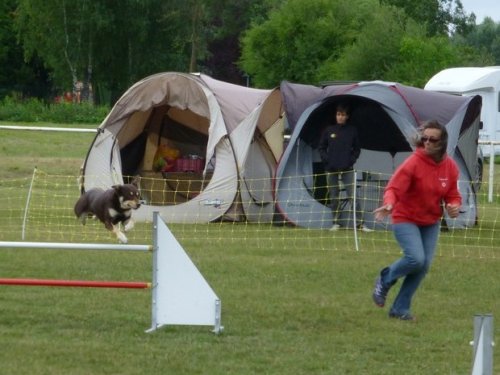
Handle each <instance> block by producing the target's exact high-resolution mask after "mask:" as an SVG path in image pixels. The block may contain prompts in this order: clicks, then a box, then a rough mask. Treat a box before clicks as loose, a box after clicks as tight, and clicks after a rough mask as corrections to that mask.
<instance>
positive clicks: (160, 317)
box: [0, 212, 223, 333]
mask: <svg viewBox="0 0 500 375" xmlns="http://www.w3.org/2000/svg"><path fill="white" fill-rule="evenodd" d="M0 248H38V249H61V250H120V251H143V252H148V251H152V252H153V270H152V279H153V280H152V282H136V281H92V280H52V279H49V280H47V279H26V278H20V279H15V278H0V285H20V286H51V287H87V288H125V289H149V288H151V290H152V301H151V305H152V323H151V328H150V329H148V330H147V331H146V332H153V331H155V330H157V329H159V328H161V327H163V326H165V325H208V326H211V325H213V326H214V329H213V332H214V333H220V332H221V331H222V330H223V327H222V326H221V302H220V299H219V298H218V297H217V295H216V294H215V293H214V291H213V290H212V288H210V286H209V285H208V283H207V282H206V280H205V279H204V278H203V276H202V274H201V273H200V272H199V270H198V269H197V268H196V266H195V265H194V263H193V262H192V261H191V259H190V258H189V256H188V255H187V254H186V252H185V251H184V249H183V248H182V246H181V245H180V244H179V242H178V241H177V240H176V238H175V237H174V236H173V234H172V232H170V230H169V229H168V227H167V225H166V224H165V222H164V221H163V220H162V219H161V217H160V215H159V214H158V213H157V212H155V213H154V215H153V245H112V244H86V243H58V242H9V241H0Z"/></svg>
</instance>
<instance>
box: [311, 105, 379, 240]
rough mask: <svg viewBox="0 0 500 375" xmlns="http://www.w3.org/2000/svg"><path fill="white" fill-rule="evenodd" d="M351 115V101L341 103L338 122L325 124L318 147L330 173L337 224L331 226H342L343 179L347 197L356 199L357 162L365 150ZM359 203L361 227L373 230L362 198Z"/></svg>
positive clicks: (365, 229)
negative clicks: (365, 218) (365, 220)
mask: <svg viewBox="0 0 500 375" xmlns="http://www.w3.org/2000/svg"><path fill="white" fill-rule="evenodd" d="M349 116H350V109H349V107H348V106H347V105H345V104H339V105H337V108H336V112H335V123H333V124H330V125H328V126H327V127H326V128H325V130H324V132H323V134H322V135H321V138H320V141H319V147H318V148H319V153H320V156H321V160H322V161H323V163H324V165H325V171H326V173H327V177H326V178H327V184H328V193H329V195H330V200H331V205H332V212H333V225H332V227H331V229H330V230H338V229H339V228H340V225H339V223H338V218H339V215H340V212H339V211H340V205H341V200H340V191H341V184H340V183H342V185H343V186H344V189H345V191H346V196H347V199H350V200H351V202H352V201H354V199H353V197H354V190H355V187H356V181H355V174H354V169H353V165H354V163H355V162H356V160H358V157H359V154H360V153H361V146H360V144H359V138H358V130H357V129H356V127H355V126H354V125H352V124H350V123H349ZM355 206H356V207H355V210H356V223H357V225H358V227H359V228H360V229H361V230H363V231H365V232H371V231H372V229H369V228H368V227H366V226H365V225H363V221H362V213H361V209H360V205H359V201H357V200H356V204H355Z"/></svg>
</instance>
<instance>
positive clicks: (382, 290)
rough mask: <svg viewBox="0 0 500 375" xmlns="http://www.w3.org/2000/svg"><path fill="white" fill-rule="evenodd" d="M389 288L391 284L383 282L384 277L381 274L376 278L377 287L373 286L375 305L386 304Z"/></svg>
mask: <svg viewBox="0 0 500 375" xmlns="http://www.w3.org/2000/svg"><path fill="white" fill-rule="evenodd" d="M389 289H391V287H390V286H385V285H384V284H383V283H382V278H381V277H380V276H379V277H377V279H376V280H375V287H374V288H373V293H372V298H373V302H375V305H377V306H378V307H384V306H385V299H386V298H387V293H388V292H389Z"/></svg>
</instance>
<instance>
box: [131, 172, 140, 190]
mask: <svg viewBox="0 0 500 375" xmlns="http://www.w3.org/2000/svg"><path fill="white" fill-rule="evenodd" d="M140 183H141V176H140V175H135V176H134V178H133V179H132V181H130V185H134V186H135V187H136V188H139V185H140Z"/></svg>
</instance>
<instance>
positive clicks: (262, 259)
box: [0, 126, 500, 375]
mask: <svg viewBox="0 0 500 375" xmlns="http://www.w3.org/2000/svg"><path fill="white" fill-rule="evenodd" d="M74 127H77V126H74ZM0 138H1V146H0V177H1V179H2V181H4V180H6V179H14V178H25V177H26V178H29V177H30V176H31V174H32V170H33V166H34V165H37V166H38V167H39V168H40V169H42V170H44V171H45V172H47V173H50V174H63V175H74V176H76V175H77V173H78V169H79V166H80V165H81V163H82V162H83V158H84V157H85V154H86V152H87V150H88V148H89V146H90V143H91V140H92V139H93V134H72V133H48V134H43V133H38V132H27V133H24V132H15V133H14V132H13V131H5V130H0ZM494 204H495V205H497V206H498V203H494ZM495 212H496V211H495ZM491 222H492V223H494V224H491V226H489V227H488V229H484V230H483V231H480V230H476V231H475V232H474V233H476V234H477V235H478V236H479V237H480V236H490V235H491V232H496V231H497V229H498V226H497V225H496V220H495V221H491ZM141 230H142V229H141V227H140V226H139V227H138V228H137V232H136V233H137V235H141V233H143V232H141ZM172 230H173V232H174V234H176V236H177V237H178V238H179V241H180V242H181V244H182V245H183V247H184V249H185V250H186V251H187V253H188V254H189V255H190V257H191V259H192V260H193V261H194V262H195V264H196V265H197V266H198V268H199V269H200V271H201V273H202V274H203V275H204V277H205V278H206V279H207V281H208V282H209V284H210V285H211V287H212V288H213V289H214V291H215V292H216V293H217V295H218V296H219V297H220V299H221V301H222V324H223V326H224V327H225V329H224V332H223V333H222V334H220V335H214V334H212V333H211V332H210V330H211V327H191V326H172V327H165V328H162V329H161V330H159V331H158V332H155V333H152V334H146V333H144V331H145V330H146V329H148V328H149V327H150V325H151V293H150V291H148V290H121V289H90V288H43V287H19V286H9V287H7V286H0V347H1V348H2V350H0V373H1V374H2V375H3V374H6V375H10V374H13V375H14V374H15V375H17V374H47V375H49V374H50V375H58V374H65V375H67V374H82V375H83V374H85V375H87V374H176V375H184V374H186V375H188V374H189V375H192V374H210V375H212V374H237V375H245V374H276V375H282V374H297V375H299V374H304V375H309V374H356V375H357V374H415V375H422V374H426V375H427V374H440V375H441V374H468V373H470V372H471V369H472V365H471V361H472V348H471V346H470V345H469V342H470V341H471V340H472V339H473V317H474V315H475V314H485V313H492V314H493V315H494V317H498V316H500V298H499V296H500V282H499V276H498V270H499V269H500V251H499V250H497V249H496V247H495V246H496V245H497V244H498V242H497V237H496V236H495V237H489V238H492V239H491V241H492V243H491V244H488V251H489V253H488V254H489V256H486V257H480V256H478V255H475V254H477V253H474V252H467V251H464V250H457V252H455V250H454V244H456V245H457V247H459V246H462V247H460V249H463V244H462V245H460V244H459V242H463V240H461V239H460V238H458V239H446V238H445V241H449V242H450V244H449V245H448V246H446V248H445V249H444V250H443V251H442V252H441V253H440V254H439V255H438V256H437V258H436V260H435V262H434V264H433V269H432V270H431V272H430V273H429V275H428V276H427V278H426V279H425V281H424V283H423V285H422V287H421V288H420V289H419V291H418V293H417V295H416V298H415V301H414V305H413V309H414V311H413V312H414V313H415V314H416V315H417V318H418V320H417V322H415V323H410V322H401V321H395V320H392V319H389V318H388V317H387V308H386V309H380V308H378V307H376V306H374V304H373V303H372V301H371V290H372V286H373V281H374V279H375V276H376V274H377V272H378V271H379V270H380V269H381V268H382V267H383V266H385V265H387V264H388V263H389V262H392V261H394V260H395V259H396V258H397V257H398V249H397V246H396V245H395V243H394V241H393V240H392V239H391V238H390V236H389V237H388V236H387V234H376V235H375V236H374V237H373V238H374V240H370V241H372V243H373V244H372V245H371V246H372V247H370V249H371V250H370V251H359V252H356V251H354V250H353V249H352V247H348V246H342V243H341V242H335V246H331V247H328V243H329V241H331V242H332V243H334V241H336V240H335V239H333V238H332V237H325V236H331V234H328V235H324V234H322V235H321V237H320V235H319V231H299V232H297V231H295V232H294V233H296V234H295V235H297V233H299V234H300V237H299V238H297V239H296V242H295V243H294V245H293V246H284V244H287V242H286V241H287V235H288V234H289V233H292V231H293V229H289V228H280V229H277V230H276V233H275V234H273V233H266V232H263V230H262V228H261V227H259V226H234V227H231V228H230V229H228V228H227V227H223V229H220V226H200V227H199V228H198V229H197V232H191V233H189V229H188V228H187V227H185V226H184V227H179V228H176V227H173V229H172ZM322 232H324V231H322ZM263 233H265V236H264V238H259V237H262V236H263ZM78 234H79V233H78V232H77V233H75V235H78ZM177 234H178V235H177ZM212 235H214V236H218V239H217V240H215V239H214V240H212V238H211V236H212ZM444 236H447V235H446V234H444ZM229 237H234V238H237V239H231V238H229ZM138 240H139V241H140V239H138ZM380 244H383V248H379V245H380ZM151 267H152V266H151V255H149V254H143V253H126V252H98V251H57V250H50V251H44V250H27V249H0V276H1V277H4V278H9V277H27V278H31V277H36V278H57V279H76V280H78V279H85V280H123V281H150V280H151ZM396 291H397V288H396V289H395V290H393V291H391V293H390V295H389V303H390V302H391V301H392V299H393V298H394V296H395V292H396ZM498 327H499V325H498V324H496V326H495V331H494V335H495V337H496V341H498V337H500V334H499V333H500V329H499V328H498ZM493 373H494V374H500V354H499V350H498V348H497V347H495V348H494V371H493Z"/></svg>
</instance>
